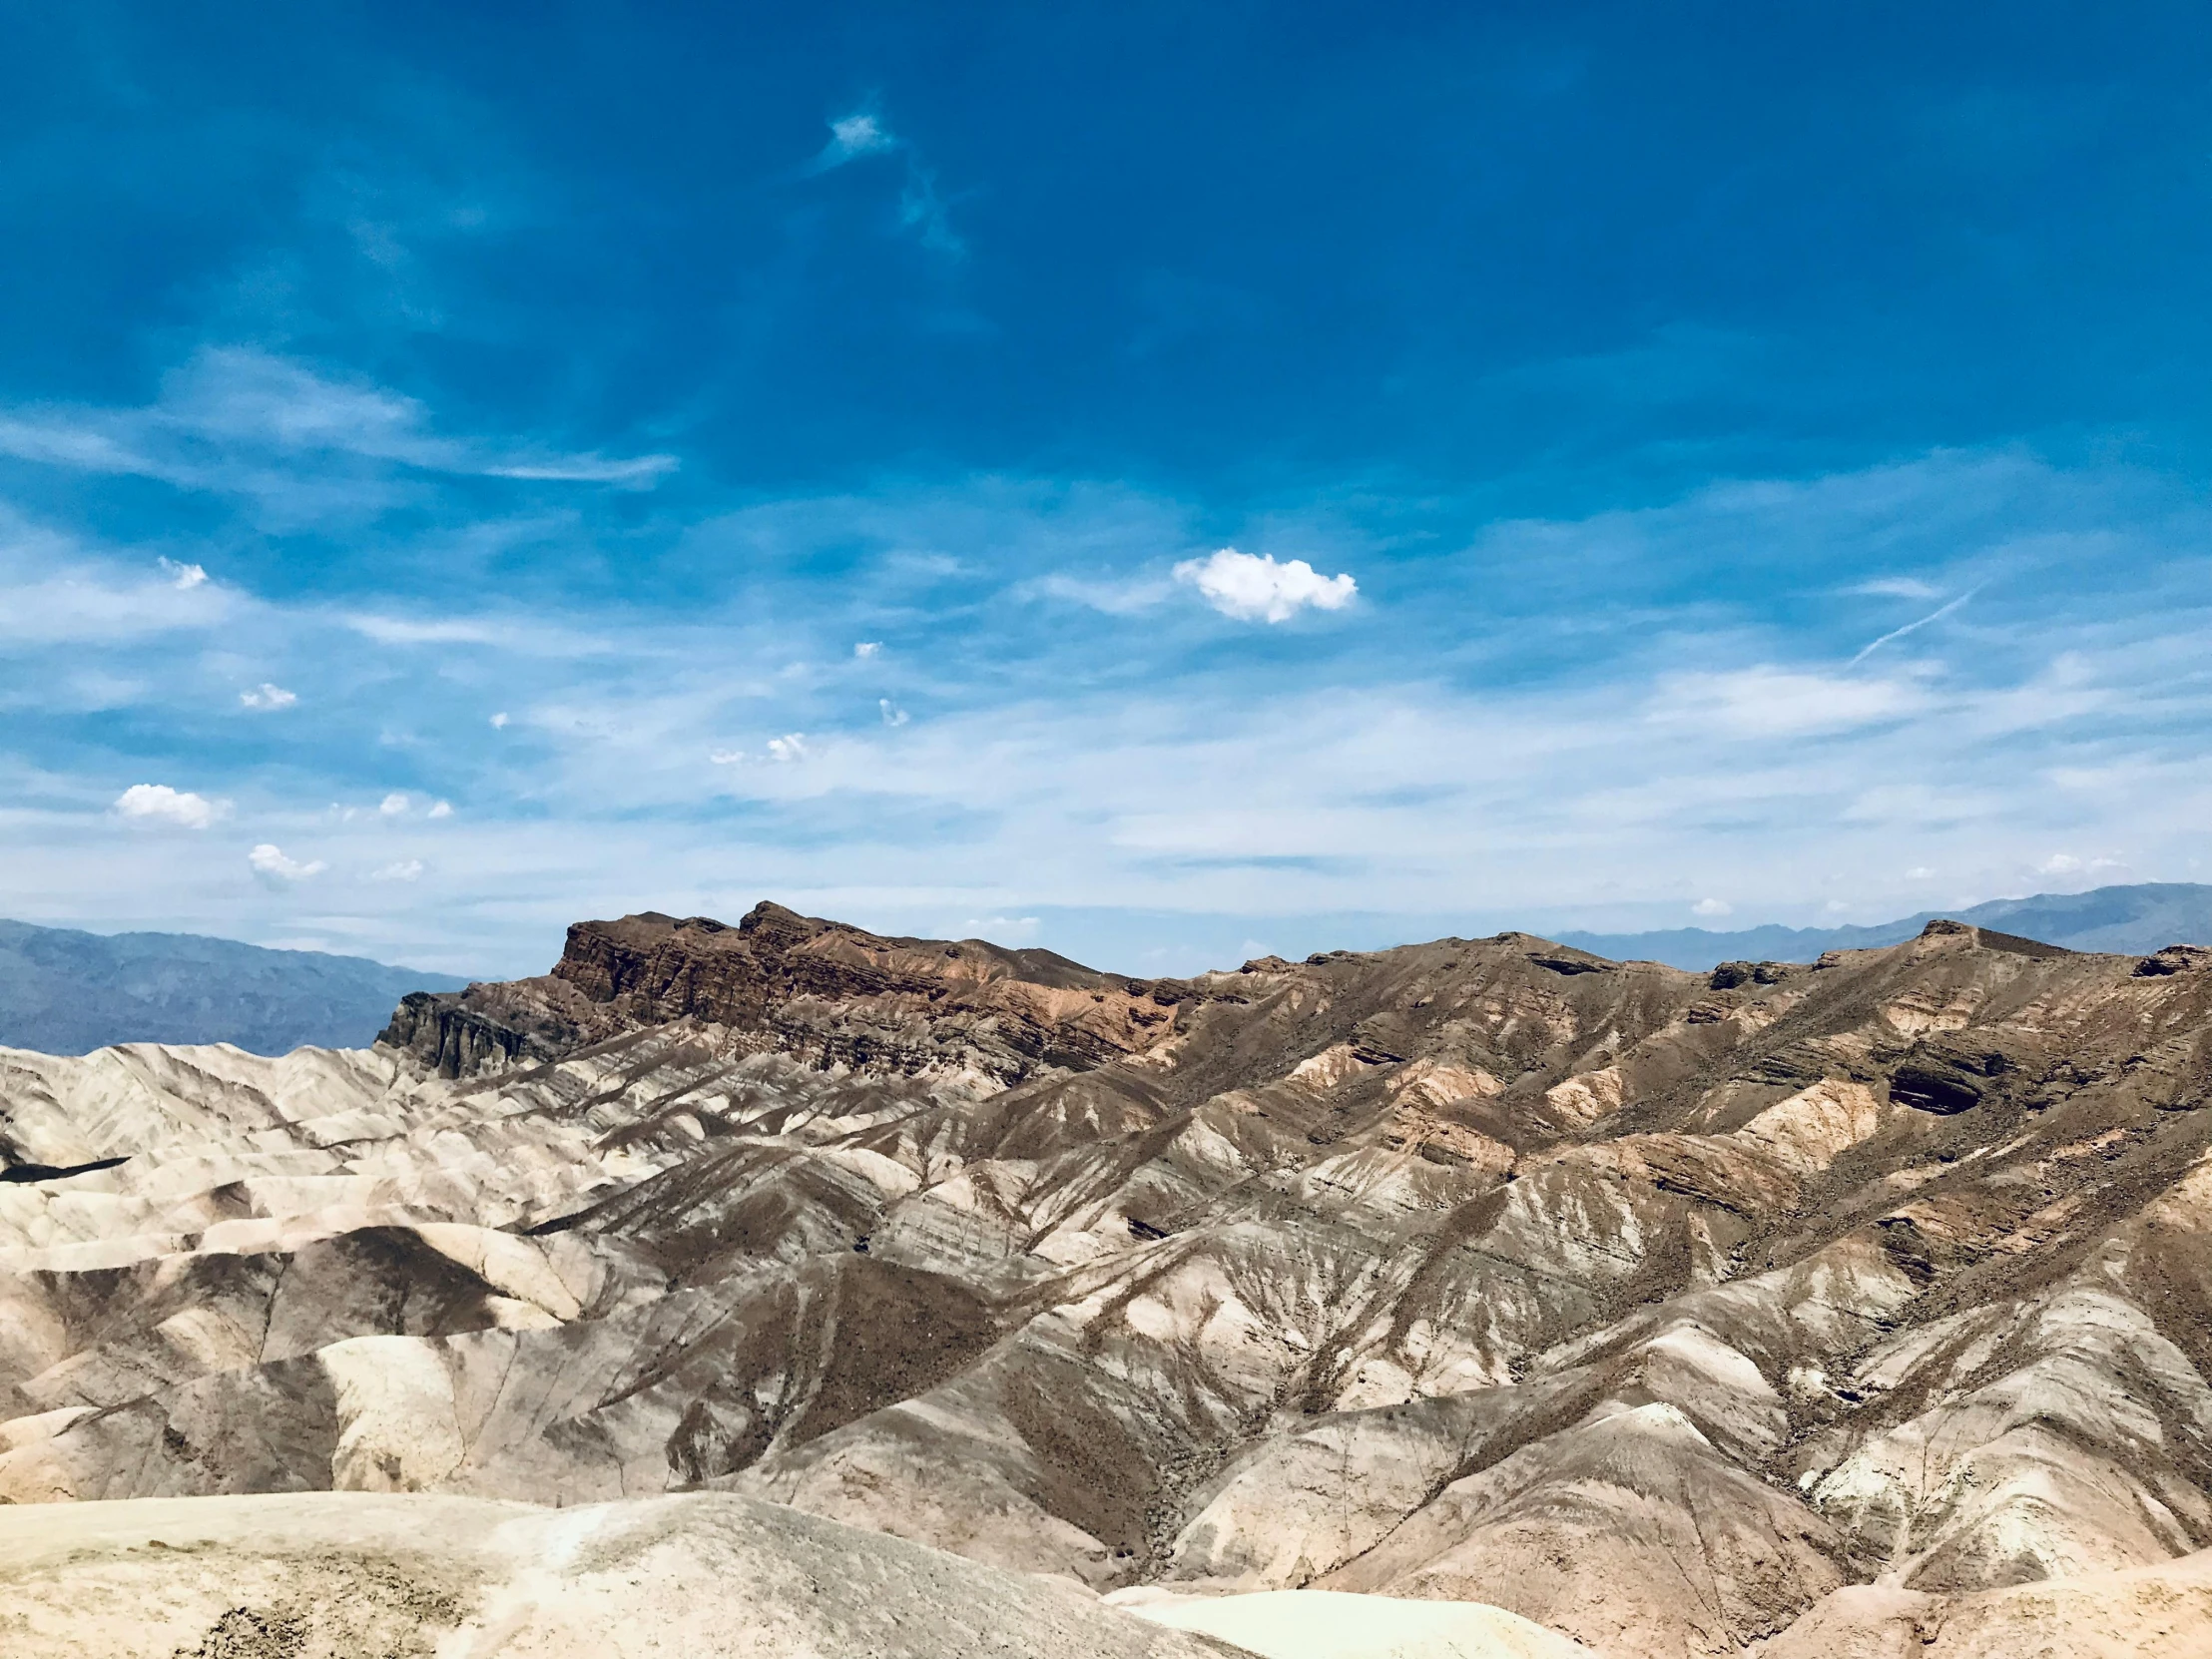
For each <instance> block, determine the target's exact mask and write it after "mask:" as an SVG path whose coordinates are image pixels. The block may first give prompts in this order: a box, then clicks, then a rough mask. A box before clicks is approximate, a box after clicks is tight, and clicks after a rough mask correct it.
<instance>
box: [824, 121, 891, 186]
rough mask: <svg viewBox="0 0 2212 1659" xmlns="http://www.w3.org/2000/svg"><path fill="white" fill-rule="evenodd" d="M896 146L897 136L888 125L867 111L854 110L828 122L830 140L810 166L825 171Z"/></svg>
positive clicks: (879, 153) (876, 154)
mask: <svg viewBox="0 0 2212 1659" xmlns="http://www.w3.org/2000/svg"><path fill="white" fill-rule="evenodd" d="M897 148H898V140H897V138H896V137H895V136H894V135H893V134H892V133H891V131H890V129H889V128H887V127H885V126H884V125H883V123H882V122H881V121H880V120H878V119H877V118H876V117H875V116H874V115H872V114H870V113H869V112H868V111H866V110H855V111H853V112H852V114H850V115H846V116H839V117H838V118H837V119H836V120H834V121H832V122H830V142H829V143H828V144H826V145H824V146H823V149H822V154H821V155H819V156H817V157H816V158H815V166H814V170H815V171H816V172H817V173H827V172H829V171H830V169H831V168H833V167H842V166H844V164H845V163H846V162H850V161H857V160H859V159H860V157H862V156H878V155H881V154H882V153H883V152H884V151H886V150H895V149H897Z"/></svg>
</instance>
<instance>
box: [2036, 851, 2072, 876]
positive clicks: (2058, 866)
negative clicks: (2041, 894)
mask: <svg viewBox="0 0 2212 1659" xmlns="http://www.w3.org/2000/svg"><path fill="white" fill-rule="evenodd" d="M2081 867H2082V864H2081V860H2080V859H2079V858H2077V857H2075V856H2074V855H2073V854H2072V853H2071V852H2053V853H2052V854H2051V855H2050V856H2049V857H2047V858H2045V859H2044V860H2043V861H2042V862H2041V863H2039V864H2037V865H2036V866H2035V873H2036V874H2037V875H2071V874H2073V873H2074V871H2076V870H2078V869H2080V868H2081Z"/></svg>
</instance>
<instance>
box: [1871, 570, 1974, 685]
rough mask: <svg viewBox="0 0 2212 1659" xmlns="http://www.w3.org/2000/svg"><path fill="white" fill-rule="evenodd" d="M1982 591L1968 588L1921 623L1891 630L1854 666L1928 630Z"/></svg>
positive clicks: (1930, 613)
mask: <svg viewBox="0 0 2212 1659" xmlns="http://www.w3.org/2000/svg"><path fill="white" fill-rule="evenodd" d="M1980 591H1981V590H1980V589H1979V588H1968V589H1967V590H1966V591H1965V592H1964V593H1962V594H1960V595H1959V596H1958V597H1957V598H1956V599H1953V600H1952V601H1951V602H1950V603H1949V604H1948V605H1944V606H1942V607H1941V608H1939V609H1937V610H1933V611H1931V612H1929V613H1928V615H1926V616H1924V617H1922V618H1921V620H1920V621H1918V622H1908V623H1907V624H1906V625H1905V626H1904V627H1903V628H1893V629H1891V630H1890V631H1889V632H1888V633H1887V634H1884V635H1883V636H1882V637H1881V638H1880V639H1878V640H1876V641H1875V642H1874V644H1872V645H1870V646H1868V647H1867V648H1866V649H1865V650H1864V651H1862V652H1860V653H1859V655H1858V656H1856V657H1854V658H1852V664H1853V666H1857V665H1858V664H1860V663H1863V662H1865V661H1866V660H1867V658H1869V657H1870V656H1872V655H1873V654H1874V653H1875V652H1877V651H1879V650H1881V649H1882V648H1883V647H1884V646H1886V645H1888V644H1889V643H1890V642H1891V641H1892V640H1902V639H1903V638H1905V636H1906V635H1908V634H1910V633H1912V632H1913V631H1914V630H1915V629H1918V628H1926V627H1927V626H1928V625H1929V624H1930V623H1932V622H1940V621H1942V620H1943V618H1945V617H1946V616H1948V615H1950V613H1951V612H1953V611H1955V610H1957V609H1958V607H1959V606H1961V605H1963V604H1964V603H1965V602H1966V601H1967V600H1969V599H1971V598H1972V597H1973V596H1974V595H1975V594H1977V593H1979V592H1980Z"/></svg>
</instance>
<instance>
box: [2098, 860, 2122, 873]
mask: <svg viewBox="0 0 2212 1659" xmlns="http://www.w3.org/2000/svg"><path fill="white" fill-rule="evenodd" d="M2125 868H2127V860H2126V859H2125V858H2091V859H2090V860H2089V869H2090V871H2091V873H2094V872H2095V871H2097V870H2100V869H2125Z"/></svg>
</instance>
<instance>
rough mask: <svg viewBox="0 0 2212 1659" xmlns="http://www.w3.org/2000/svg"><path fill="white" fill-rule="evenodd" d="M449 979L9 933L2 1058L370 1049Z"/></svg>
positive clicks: (296, 954)
mask: <svg viewBox="0 0 2212 1659" xmlns="http://www.w3.org/2000/svg"><path fill="white" fill-rule="evenodd" d="M467 983H468V981H467V980H465V979H456V978H454V977H453V976H452V975H451V974H446V973H423V972H420V971H418V970H416V969H414V968H400V967H387V966H386V965H385V964H384V963H382V962H371V961H366V960H364V959H363V958H361V957H358V956H327V955H324V954H322V953H321V952H320V951H313V950H264V949H262V948H261V947H260V946H258V945H251V944H239V943H237V942H236V941H234V940H231V939H211V938H203V937H201V936H200V935H198V934H195V933H113V934H101V933H78V932H73V931H70V930H68V929H66V928H59V927H33V926H31V925H29V924H28V923H26V922H20V921H0V1046H6V1047H9V1048H35V1049H38V1050H41V1051H42V1052H44V1053H48V1054H85V1053H89V1052H90V1051H92V1050H93V1049H95V1048H103V1047H105V1046H107V1045H108V1044H109V1043H124V1042H167V1043H206V1042H228V1043H236V1044H238V1046H239V1047H241V1048H244V1049H250V1050H252V1051H253V1052H254V1053H257V1054H283V1053H286V1052H288V1051H289V1050H291V1049H294V1048H297V1047H298V1046H299V1045H300V1044H302V1043H314V1044H317V1045H320V1046H324V1047H331V1048H364V1047H366V1046H367V1045H368V1044H369V1043H371V1042H373V1041H375V1039H376V1033H377V1032H378V1031H380V1030H382V1029H383V1027H384V1023H385V1021H387V1020H389V1019H390V1018H391V1011H392V1007H393V1005H394V1004H396V1003H397V1002H398V1000H399V999H400V997H402V996H404V995H405V994H406V993H407V992H409V991H425V990H429V991H446V990H458V989H460V988H461V987H462V986H464V985H466V984H467Z"/></svg>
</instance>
